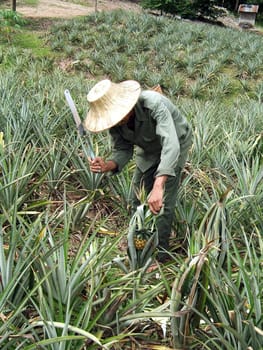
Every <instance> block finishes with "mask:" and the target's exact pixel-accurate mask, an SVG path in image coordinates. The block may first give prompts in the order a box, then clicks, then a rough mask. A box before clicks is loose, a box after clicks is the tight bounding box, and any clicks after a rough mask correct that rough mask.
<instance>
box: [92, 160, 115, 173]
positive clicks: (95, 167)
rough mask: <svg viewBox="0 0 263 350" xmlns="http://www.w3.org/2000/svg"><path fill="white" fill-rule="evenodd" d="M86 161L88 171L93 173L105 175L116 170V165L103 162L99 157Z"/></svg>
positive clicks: (109, 161)
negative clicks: (87, 162) (88, 166)
mask: <svg viewBox="0 0 263 350" xmlns="http://www.w3.org/2000/svg"><path fill="white" fill-rule="evenodd" d="M88 161H89V165H90V170H91V171H92V172H94V173H106V172H108V171H112V170H115V169H116V168H117V164H116V163H115V162H114V161H113V160H108V161H105V160H104V159H103V158H101V157H95V158H94V159H90V158H88Z"/></svg>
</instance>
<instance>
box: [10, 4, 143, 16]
mask: <svg viewBox="0 0 263 350" xmlns="http://www.w3.org/2000/svg"><path fill="white" fill-rule="evenodd" d="M96 4H97V10H98V11H103V10H114V9H117V8H122V9H125V10H133V11H139V10H140V7H139V6H138V5H137V4H136V3H135V2H130V1H121V0H98V1H96V0H94V1H93V0H88V1H87V5H79V4H74V3H72V2H67V1H63V0H39V1H38V4H37V5H36V6H29V5H24V4H19V3H18V4H17V12H19V13H21V14H22V15H24V16H25V17H31V18H41V17H44V18H71V17H76V16H85V15H88V14H90V13H92V12H94V11H95V9H96Z"/></svg>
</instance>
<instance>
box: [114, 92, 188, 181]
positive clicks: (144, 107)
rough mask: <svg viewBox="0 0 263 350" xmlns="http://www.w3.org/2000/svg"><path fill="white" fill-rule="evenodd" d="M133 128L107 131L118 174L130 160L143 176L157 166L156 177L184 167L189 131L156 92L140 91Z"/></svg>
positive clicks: (179, 116)
mask: <svg viewBox="0 0 263 350" xmlns="http://www.w3.org/2000/svg"><path fill="white" fill-rule="evenodd" d="M134 111H135V117H134V128H133V129H130V128H129V127H128V125H120V126H114V127H113V128H111V129H110V131H109V132H110V135H111V139H112V140H111V141H112V146H113V152H112V158H111V159H112V160H113V161H115V162H116V163H117V164H118V169H117V171H118V172H119V171H121V170H122V169H123V167H124V166H125V165H126V164H127V163H128V162H129V160H130V159H131V158H132V157H133V153H134V150H135V163H136V165H137V166H138V168H139V169H140V170H141V171H142V172H145V171H146V170H148V169H149V168H151V167H152V166H154V165H158V167H157V171H156V174H155V176H161V175H168V176H169V175H170V176H175V168H176V167H177V166H181V167H183V165H184V163H185V160H186V157H187V151H188V149H189V147H190V146H191V144H192V131H191V127H190V125H189V124H188V122H187V120H186V119H185V118H184V117H183V116H182V114H181V113H180V112H179V110H178V109H177V108H176V106H175V105H174V104H172V102H171V101H170V100H169V99H168V98H166V97H165V96H163V95H162V94H160V93H158V92H155V91H148V90H146V91H143V92H142V93H141V94H140V96H139V99H138V101H137V103H136V105H135V107H134Z"/></svg>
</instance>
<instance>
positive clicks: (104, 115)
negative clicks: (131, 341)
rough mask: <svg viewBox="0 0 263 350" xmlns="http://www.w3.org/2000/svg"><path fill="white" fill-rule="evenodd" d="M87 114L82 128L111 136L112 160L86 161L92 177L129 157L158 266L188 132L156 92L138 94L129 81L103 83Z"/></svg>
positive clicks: (165, 248) (91, 95) (174, 110)
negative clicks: (151, 220)
mask: <svg viewBox="0 0 263 350" xmlns="http://www.w3.org/2000/svg"><path fill="white" fill-rule="evenodd" d="M87 99H88V102H89V104H90V110H89V112H88V114H87V118H86V120H85V122H84V125H85V127H86V129H87V130H89V131H91V132H100V131H103V130H109V133H110V135H111V140H112V146H113V152H112V158H111V159H109V160H104V159H102V158H101V157H96V158H95V159H93V160H91V159H90V160H89V163H90V169H91V171H93V172H103V173H104V172H112V173H117V172H120V171H121V170H122V169H123V167H124V166H125V165H126V164H127V163H128V162H129V160H130V159H131V158H132V157H133V153H134V150H135V151H136V154H135V163H136V170H135V174H134V179H133V186H134V187H133V189H134V195H133V199H132V207H133V210H136V207H137V206H138V205H139V204H140V203H139V200H138V199H137V196H136V193H138V190H139V189H140V188H141V187H142V185H143V187H144V189H145V191H146V193H147V194H148V199H147V201H148V205H149V208H150V210H151V211H152V213H153V214H155V215H156V214H158V213H159V212H160V210H161V209H163V210H162V211H161V212H160V215H159V216H158V218H157V220H156V225H157V229H158V239H159V253H158V256H157V259H158V260H159V261H160V262H163V261H165V260H166V259H167V258H169V253H168V250H169V237H170V234H171V227H172V222H173V218H174V211H175V204H176V195H177V191H178V187H179V184H180V175H181V171H182V168H183V167H184V164H185V162H186V159H187V154H188V151H189V148H190V146H191V144H192V131H191V127H190V125H189V124H188V122H187V121H186V119H185V118H184V117H183V116H182V115H181V113H180V112H179V111H178V109H177V108H176V106H175V105H174V104H173V103H172V102H171V101H170V100H169V99H168V98H166V97H165V96H163V95H162V94H160V93H158V92H156V91H150V90H145V91H141V87H140V84H139V83H138V82H136V81H133V80H128V81H124V82H121V83H119V84H115V83H112V82H111V81H110V80H102V81H101V82H99V83H98V84H96V85H95V86H94V87H93V88H92V89H91V90H90V92H89V94H88V96H87Z"/></svg>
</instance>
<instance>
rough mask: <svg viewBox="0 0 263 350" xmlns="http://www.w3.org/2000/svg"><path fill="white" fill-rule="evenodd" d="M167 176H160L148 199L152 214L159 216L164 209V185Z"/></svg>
mask: <svg viewBox="0 0 263 350" xmlns="http://www.w3.org/2000/svg"><path fill="white" fill-rule="evenodd" d="M166 180H167V176H166V175H163V176H158V177H157V178H156V179H155V181H154V185H153V189H152V191H151V193H150V195H149V197H148V204H149V208H150V210H151V212H152V213H153V214H155V215H157V214H158V213H159V212H160V210H161V209H162V207H163V195H164V185H165V182H166Z"/></svg>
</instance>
